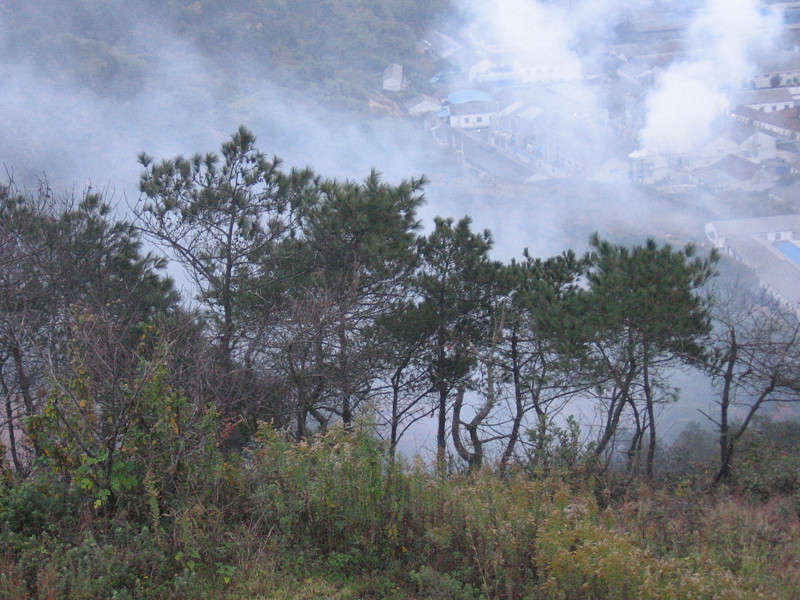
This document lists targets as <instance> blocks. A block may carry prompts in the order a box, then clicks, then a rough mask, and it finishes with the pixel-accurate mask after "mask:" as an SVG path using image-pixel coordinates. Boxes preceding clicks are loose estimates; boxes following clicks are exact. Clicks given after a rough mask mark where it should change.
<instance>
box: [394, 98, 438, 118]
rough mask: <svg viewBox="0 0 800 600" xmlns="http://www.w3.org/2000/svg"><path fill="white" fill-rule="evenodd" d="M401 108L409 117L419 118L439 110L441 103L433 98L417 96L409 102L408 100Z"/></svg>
mask: <svg viewBox="0 0 800 600" xmlns="http://www.w3.org/2000/svg"><path fill="white" fill-rule="evenodd" d="M403 107H404V108H405V109H406V112H407V113H408V114H409V115H410V116H412V117H419V116H421V115H424V114H427V113H431V112H436V111H438V110H441V109H442V102H441V100H438V99H436V98H434V97H433V96H428V95H427V94H419V95H418V96H414V97H413V98H412V99H411V100H408V101H407V102H406V103H405V104H404V105H403Z"/></svg>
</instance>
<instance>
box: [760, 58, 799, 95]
mask: <svg viewBox="0 0 800 600" xmlns="http://www.w3.org/2000/svg"><path fill="white" fill-rule="evenodd" d="M758 67H759V68H758V72H757V73H756V74H755V75H754V76H753V78H752V79H751V80H750V85H751V86H752V87H754V88H756V89H763V88H775V87H779V86H782V85H798V84H800V53H798V52H784V53H782V54H778V55H777V56H769V57H767V58H765V59H764V60H762V61H761V63H760V64H759V65H758Z"/></svg>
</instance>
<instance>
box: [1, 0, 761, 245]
mask: <svg viewBox="0 0 800 600" xmlns="http://www.w3.org/2000/svg"><path fill="white" fill-rule="evenodd" d="M457 4H458V5H459V6H460V8H461V9H462V13H463V15H465V16H466V17H467V18H468V25H467V26H466V28H465V31H464V32H463V33H464V34H467V35H471V36H472V37H474V38H476V39H478V40H482V41H484V42H486V43H489V44H503V45H504V46H506V47H513V48H516V51H517V58H518V60H519V63H520V64H521V65H522V66H524V65H525V64H526V63H530V62H538V61H539V60H541V58H542V57H547V58H549V59H553V60H559V61H562V60H570V59H574V58H576V57H582V56H586V55H596V54H597V53H598V52H599V51H600V49H601V48H602V43H601V42H602V40H605V39H608V38H609V37H610V36H611V35H612V32H613V29H614V27H615V26H616V25H618V24H619V23H620V21H621V19H622V18H623V17H625V16H626V15H627V14H628V13H629V12H630V11H634V10H636V9H638V8H640V7H641V6H643V5H646V4H650V3H649V2H645V0H583V1H581V0H573V1H563V2H538V1H531V0H496V1H494V2H486V1H484V0H458V2H457ZM662 5H665V6H669V7H671V8H673V9H674V10H675V11H678V12H681V11H682V12H681V14H694V15H695V18H694V21H693V24H692V26H691V27H690V33H691V35H690V40H689V46H690V48H703V49H705V50H706V54H705V55H704V56H703V58H702V60H690V61H687V62H683V63H679V64H675V65H673V66H671V67H670V68H669V69H668V70H667V72H666V74H665V75H664V76H663V77H662V78H661V80H660V84H659V86H658V87H657V88H656V89H655V90H654V91H653V92H652V93H651V95H650V97H649V98H648V100H647V108H648V111H649V112H648V116H647V120H646V126H645V128H644V130H643V131H642V132H641V138H642V140H643V143H644V144H645V145H646V146H647V147H648V148H653V149H657V148H658V149H663V148H668V149H673V150H683V149H685V148H688V147H689V146H690V145H692V144H698V143H702V141H703V140H704V138H705V136H706V134H707V132H708V131H709V127H710V125H711V123H712V122H713V120H714V119H715V118H716V117H717V116H718V114H719V111H720V109H721V107H722V106H723V102H722V97H723V96H722V94H723V93H724V92H725V91H727V90H728V89H729V88H731V87H736V86H738V85H739V84H740V83H741V81H742V79H743V78H744V77H745V76H746V75H747V74H748V73H749V72H750V68H751V63H750V60H751V56H752V53H753V52H754V51H755V50H758V49H763V47H764V42H763V41H762V40H764V39H765V38H766V39H767V43H772V41H773V38H774V36H773V35H772V34H771V33H770V34H769V35H766V36H765V35H764V34H763V32H764V31H768V32H772V31H774V30H775V24H776V20H775V19H776V16H774V15H766V16H764V15H762V14H761V12H760V11H759V10H758V3H757V2H755V1H754V0H708V2H706V3H702V2H699V1H698V2H678V1H676V0H673V1H671V2H670V1H664V2H662ZM34 6H38V5H37V4H36V3H31V7H34ZM120 7H127V8H121V10H122V11H123V12H122V13H121V16H119V18H120V19H123V20H126V19H127V27H126V28H125V35H126V42H127V43H129V44H131V46H132V47H133V48H134V49H136V48H137V44H138V48H139V49H144V50H145V51H144V52H143V54H145V55H146V56H147V57H148V58H147V60H148V64H147V69H146V78H145V80H144V81H143V82H142V85H141V88H140V89H138V90H136V91H135V92H134V93H131V94H128V95H114V94H104V93H99V92H98V91H92V90H90V89H88V88H86V87H82V86H79V85H77V84H76V83H74V82H72V81H71V80H69V79H68V78H54V77H53V76H52V73H50V74H48V73H46V72H45V71H43V70H41V69H40V68H39V67H37V66H36V64H35V63H34V61H32V60H27V59H24V58H23V59H20V58H8V57H0V163H3V164H5V165H6V166H7V167H8V168H9V169H13V171H14V173H15V177H16V178H17V181H18V182H19V183H21V184H23V185H28V186H30V185H31V184H32V183H33V182H34V178H35V177H36V176H37V175H41V174H42V173H46V175H47V177H48V180H49V182H50V183H51V185H52V186H53V187H54V188H55V189H56V190H57V191H58V190H60V189H69V188H75V189H78V190H80V189H82V188H84V187H86V186H88V185H90V184H91V185H92V186H93V187H94V188H95V189H98V188H111V189H112V190H113V192H114V193H115V195H116V198H117V200H123V199H125V198H127V201H132V200H133V199H135V197H136V196H137V192H136V183H137V179H138V174H139V170H140V169H139V165H138V164H137V163H136V155H137V154H138V153H139V152H141V151H146V152H148V153H149V154H151V155H153V156H155V157H156V158H166V157H171V156H174V155H176V154H184V155H189V154H192V153H195V152H207V151H215V150H218V149H219V146H220V144H221V142H223V141H224V140H225V139H226V138H227V137H228V136H229V135H230V134H231V133H232V132H233V131H235V129H236V127H237V126H238V125H240V124H244V125H245V126H247V127H248V128H250V129H251V130H253V131H254V132H255V134H256V135H257V137H258V143H259V146H260V147H261V149H262V150H264V151H265V152H267V153H269V154H275V155H278V156H280V157H282V158H283V159H284V161H285V165H286V166H297V167H304V166H307V165H309V166H311V167H312V168H313V169H314V170H315V171H316V172H317V173H319V174H320V175H322V176H325V177H336V178H340V179H342V178H347V179H362V178H363V177H365V176H366V175H367V174H368V173H369V171H370V169H371V168H373V167H374V168H377V169H378V170H379V171H381V172H382V173H383V174H384V176H385V178H386V179H387V180H389V181H392V182H397V181H399V180H400V179H402V178H407V177H413V176H419V175H421V174H423V173H424V174H426V175H427V176H429V178H430V180H431V182H430V184H429V186H428V187H427V193H426V196H427V199H428V203H427V204H426V205H425V207H424V208H423V209H422V211H421V215H420V216H421V217H422V219H423V222H424V225H425V227H426V228H429V227H430V226H431V222H432V218H433V216H435V215H442V216H452V217H455V218H459V217H461V216H463V215H465V214H469V215H471V216H472V217H473V219H474V222H475V227H476V229H482V228H485V227H486V228H490V229H491V230H492V232H493V233H494V237H495V240H496V242H497V244H496V249H495V255H496V257H497V258H500V259H504V260H507V259H509V258H511V257H519V256H520V255H521V253H522V249H523V248H526V247H527V248H529V249H530V251H531V253H532V254H533V255H540V256H548V255H552V254H557V253H559V252H562V251H564V250H566V249H568V248H573V249H575V250H576V251H577V252H581V251H583V250H584V249H585V248H586V239H587V236H588V234H589V233H591V232H592V231H595V230H599V231H600V232H601V234H603V235H604V236H606V237H610V238H612V239H615V240H616V241H624V242H640V241H641V240H642V239H644V238H645V237H649V236H655V237H663V235H664V234H665V233H672V234H677V235H678V236H679V239H689V238H694V239H701V237H700V236H701V235H702V225H703V223H704V222H705V220H708V219H709V218H711V217H713V218H720V217H724V216H729V215H728V214H727V212H726V211H728V210H729V209H727V208H726V207H724V206H720V205H718V204H716V203H715V202H714V201H713V200H712V199H710V198H708V197H705V196H702V197H692V198H686V199H678V200H670V201H666V200H664V199H662V198H656V197H652V196H650V195H649V194H648V193H647V192H646V191H642V190H640V189H637V188H635V187H634V186H632V185H631V184H630V183H629V182H628V181H627V180H626V178H625V176H624V174H623V176H622V177H621V178H617V179H616V180H614V181H613V182H611V183H597V182H591V181H586V180H582V179H576V180H570V181H552V182H542V183H540V184H537V185H528V186H523V185H505V184H499V183H498V182H495V181H492V180H489V179H486V178H483V177H479V176H478V175H476V174H474V173H473V172H472V171H469V170H467V169H465V168H464V167H462V166H461V165H459V164H457V163H456V161H455V160H454V159H453V157H451V156H449V155H446V154H445V153H444V152H443V151H441V150H439V149H438V148H437V147H435V146H434V144H433V143H432V142H431V140H430V138H429V137H428V136H427V135H426V134H425V133H424V132H423V131H422V128H421V126H420V125H419V123H416V122H410V121H406V120H399V119H389V118H386V117H383V116H381V115H377V116H374V117H365V118H359V119H356V118H354V117H353V116H352V115H351V114H349V113H343V112H337V111H333V110H330V109H328V108H326V107H324V106H322V105H321V104H320V103H319V102H318V101H317V100H316V99H315V98H309V97H304V96H303V94H302V93H301V92H296V91H295V92H293V91H288V90H286V89H285V88H282V87H279V86H277V85H274V84H273V83H271V82H270V81H267V80H265V79H264V78H263V69H257V68H256V66H255V65H252V64H250V63H248V61H247V60H245V59H244V58H243V59H241V60H236V61H233V62H232V64H231V65H230V73H229V74H228V75H229V76H224V77H221V76H220V73H219V70H218V69H216V70H215V69H214V68H212V66H211V65H210V64H209V60H208V57H205V56H203V54H202V53H201V52H199V51H198V50H197V49H196V48H195V47H194V45H193V44H192V42H191V41H190V40H187V39H182V38H181V37H180V36H178V35H176V34H175V33H174V32H172V31H170V30H169V29H167V28H166V26H165V25H164V24H162V23H159V22H158V17H157V16H156V17H153V18H151V19H144V18H140V17H139V16H137V11H136V10H135V7H131V6H130V5H129V4H120ZM695 7H700V8H701V10H698V11H696V12H694V13H692V10H693V9H694V8H695ZM118 8H119V7H118ZM41 11H42V15H46V13H47V10H46V6H45V8H41ZM124 11H127V13H125V12H124ZM36 18H42V19H44V17H42V16H41V15H40V16H37V17H36ZM754 23H757V24H758V26H757V27H754ZM441 26H442V27H443V28H444V29H447V24H446V23H444V24H441ZM9 27H10V25H9V24H6V23H2V22H0V41H3V39H4V37H5V36H6V35H7V34H8V31H9ZM69 27H70V24H69V23H66V22H65V23H61V22H59V21H58V18H57V16H49V17H47V19H46V20H43V21H42V23H41V28H42V29H43V30H47V31H48V34H49V35H56V34H58V33H59V28H63V30H64V32H68V31H69ZM72 60H80V59H79V58H78V57H74V58H72ZM264 60H268V59H267V58H265V59H264ZM56 79H57V80H56ZM375 81H376V87H377V86H378V85H379V82H380V73H376V74H375ZM600 108H601V107H598V110H599V109H600ZM595 138H597V139H602V136H600V135H598V136H594V135H589V134H587V136H586V138H585V139H576V140H575V143H576V144H580V143H586V140H588V139H595ZM604 150H605V149H604V148H603V147H598V148H596V151H597V152H598V153H603V152H604ZM123 206H124V202H123ZM742 216H743V215H742Z"/></svg>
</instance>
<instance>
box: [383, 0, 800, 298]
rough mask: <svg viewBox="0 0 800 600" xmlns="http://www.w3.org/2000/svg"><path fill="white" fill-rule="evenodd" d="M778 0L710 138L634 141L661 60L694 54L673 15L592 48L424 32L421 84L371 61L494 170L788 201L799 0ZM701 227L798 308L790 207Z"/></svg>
mask: <svg viewBox="0 0 800 600" xmlns="http://www.w3.org/2000/svg"><path fill="white" fill-rule="evenodd" d="M771 4H773V5H774V4H781V3H776V2H771ZM782 4H784V5H785V6H782V8H783V9H784V14H785V15H786V19H785V25H784V32H783V33H784V36H783V37H784V40H785V48H784V49H783V50H781V51H780V52H777V53H773V54H772V55H770V56H767V57H764V58H763V59H761V60H760V62H759V63H758V65H757V69H756V71H755V72H754V73H753V74H752V77H750V78H749V79H748V80H746V81H742V82H741V85H740V86H739V89H737V90H730V91H729V93H728V94H727V105H726V106H724V107H722V109H721V110H720V113H719V116H718V118H717V121H716V122H715V123H714V127H713V131H712V135H711V136H710V137H709V138H707V139H706V140H705V141H704V142H703V143H701V144H698V145H696V147H694V148H693V149H692V150H691V151H688V152H682V153H676V152H673V153H667V152H664V153H658V152H652V151H651V152H648V151H645V150H643V149H642V148H641V143H640V140H639V133H640V131H642V129H643V127H644V126H645V119H646V113H647V103H646V101H647V98H648V96H649V94H650V92H651V91H652V90H654V89H655V88H656V87H657V86H658V84H659V82H660V80H661V78H662V76H663V75H664V74H665V73H666V72H667V69H668V68H669V67H670V65H673V64H677V63H680V62H682V61H683V62H685V61H693V60H701V59H703V58H704V56H703V51H702V50H697V49H696V48H690V47H689V46H688V44H686V42H685V39H684V38H685V32H686V29H687V26H688V20H687V19H686V18H685V16H684V17H680V16H676V15H668V14H663V15H659V14H652V12H650V13H644V12H643V13H642V14H640V15H638V16H633V17H632V18H631V20H630V21H629V22H627V23H626V24H625V26H624V27H621V28H619V30H618V35H617V37H616V38H615V39H614V40H612V41H609V42H608V43H607V46H606V47H605V48H603V49H602V50H601V51H599V52H597V51H596V52H594V54H593V55H592V57H591V58H585V57H584V58H579V57H578V56H577V55H571V54H569V53H566V54H565V53H561V54H559V55H556V56H546V55H543V54H540V55H536V56H535V57H531V56H530V54H525V53H521V52H520V51H519V49H515V48H511V47H506V46H502V45H497V44H495V45H489V44H485V43H481V42H476V41H475V40H469V39H463V38H461V37H458V36H452V37H451V36H448V35H446V34H444V33H442V32H440V31H431V32H430V33H429V34H428V35H427V36H426V37H425V39H424V40H421V41H420V44H419V47H418V50H419V51H420V52H422V53H426V54H428V55H429V56H430V57H431V58H432V60H433V61H434V62H435V63H436V64H437V65H439V66H440V71H439V73H437V75H436V76H435V77H434V78H433V79H431V82H430V84H431V85H430V86H429V89H427V90H426V91H427V93H424V94H422V93H416V94H415V93H414V90H410V89H409V86H408V82H407V80H406V79H405V78H404V75H403V67H402V66H401V65H396V64H395V65H390V66H389V67H387V69H386V71H385V72H384V77H383V89H384V91H385V92H389V93H390V94H395V98H397V99H398V101H404V104H403V108H404V110H405V111H406V113H407V114H408V115H410V116H411V117H415V118H419V119H421V120H423V121H424V123H425V126H426V129H428V130H429V131H430V133H431V135H432V136H433V137H434V138H435V139H436V140H437V141H439V142H440V143H441V144H443V145H446V146H448V147H449V148H450V149H451V150H452V151H453V152H455V153H456V155H457V156H459V157H461V158H462V159H463V160H464V161H465V162H468V163H469V164H470V165H471V166H473V167H474V168H476V169H478V170H480V171H482V172H484V173H485V174H487V175H489V176H493V177H496V178H498V179H501V180H506V181H511V182H526V181H533V180H536V179H541V178H552V177H567V176H574V175H578V176H583V177H587V178H593V179H608V180H614V179H623V178H624V179H630V180H632V181H633V182H635V183H636V184H638V185H642V186H648V187H653V188H655V189H658V190H659V191H661V192H663V193H687V192H689V191H691V190H694V189H702V190H705V191H706V192H707V193H711V194H715V195H724V194H729V193H732V192H756V193H760V194H762V195H763V196H764V197H767V196H768V197H769V198H770V199H771V200H772V201H773V202H774V203H777V204H779V205H782V206H784V207H785V210H784V212H796V211H797V210H798V208H799V207H797V206H795V205H797V204H798V200H800V31H798V30H797V28H798V27H800V2H795V3H782ZM661 6H664V5H663V4H662V5H661ZM456 38H457V39H456ZM706 231H707V235H708V237H709V240H710V241H711V242H712V243H713V244H714V245H716V246H718V247H720V248H722V249H723V250H724V251H725V252H727V253H728V254H730V255H731V256H734V257H736V258H738V259H740V260H742V261H744V262H745V263H746V264H749V265H750V266H751V267H753V268H754V269H755V270H756V271H757V272H758V273H759V276H760V277H761V279H762V284H763V285H764V286H765V287H767V288H768V289H770V290H771V291H772V292H773V293H774V294H775V295H776V297H778V298H779V299H781V300H782V301H784V302H787V303H789V304H792V305H793V306H798V305H800V304H798V303H800V247H798V246H797V245H795V244H796V243H798V244H800V215H794V216H790V217H772V218H766V219H743V220H737V221H731V222H714V223H710V224H709V225H708V226H707V230H706Z"/></svg>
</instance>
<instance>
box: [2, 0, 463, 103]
mask: <svg viewBox="0 0 800 600" xmlns="http://www.w3.org/2000/svg"><path fill="white" fill-rule="evenodd" d="M450 10H451V0H370V1H366V0H291V1H290V0H276V1H270V2H267V1H264V0H240V1H239V2H218V1H215V0H195V1H190V0H173V1H169V2H156V1H154V0H140V1H139V2H135V3H123V2H120V1H119V0H112V1H110V2H109V1H102V0H85V1H77V0H54V1H52V2H48V3H46V4H39V3H24V2H0V23H2V24H3V28H2V29H0V41H2V44H1V47H2V50H3V53H4V56H5V57H7V59H11V60H15V61H17V62H18V63H19V64H33V65H35V66H36V67H38V68H42V69H44V70H46V71H47V72H48V74H49V75H50V76H52V77H53V79H54V80H56V81H66V82H69V83H78V84H79V85H83V86H86V87H88V88H89V89H91V90H94V91H95V92H97V93H100V94H114V95H130V94H133V93H135V92H136V91H137V90H140V89H142V86H143V85H144V82H145V81H147V80H148V78H149V76H150V75H151V73H150V72H149V69H150V64H152V63H153V61H154V58H155V57H157V56H158V54H159V53H160V52H174V51H175V50H172V49H170V47H171V46H175V45H178V46H180V47H181V48H184V47H185V44H184V45H183V46H181V44H183V43H184V42H187V41H191V42H192V44H191V49H192V50H195V51H199V53H200V54H201V56H202V58H203V61H204V63H205V64H206V65H211V66H212V68H213V70H214V71H216V74H217V75H218V76H222V77H225V78H232V79H233V80H237V79H241V78H244V77H253V76H255V77H265V78H269V79H270V80H272V81H274V82H277V83H279V84H281V85H284V86H287V87H293V88H294V87H299V88H301V89H303V90H305V91H307V92H308V93H309V94H311V95H313V96H315V97H316V98H317V99H320V100H324V101H329V102H332V103H334V104H339V105H341V104H346V105H355V104H363V99H364V96H365V92H366V91H367V90H368V89H370V88H374V87H378V86H379V85H380V77H381V74H382V72H383V69H384V68H385V67H386V66H387V65H388V64H389V63H392V62H398V63H402V64H404V65H406V66H407V67H408V68H407V71H408V74H409V75H410V76H411V77H412V79H413V78H414V77H415V76H416V77H417V78H418V79H419V80H421V81H424V80H426V79H427V76H426V72H427V71H430V69H431V68H432V67H431V65H430V64H426V63H425V59H424V58H422V57H421V56H420V55H419V54H418V53H417V52H416V51H415V44H416V42H417V41H418V39H419V36H420V34H421V33H422V32H423V31H424V30H425V29H427V28H428V27H429V26H430V25H431V24H432V23H435V22H436V21H437V19H439V18H441V17H443V16H444V15H446V14H447V13H448V12H449V11H450Z"/></svg>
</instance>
